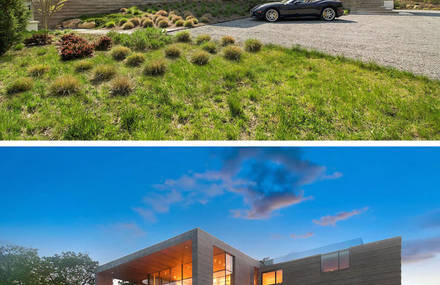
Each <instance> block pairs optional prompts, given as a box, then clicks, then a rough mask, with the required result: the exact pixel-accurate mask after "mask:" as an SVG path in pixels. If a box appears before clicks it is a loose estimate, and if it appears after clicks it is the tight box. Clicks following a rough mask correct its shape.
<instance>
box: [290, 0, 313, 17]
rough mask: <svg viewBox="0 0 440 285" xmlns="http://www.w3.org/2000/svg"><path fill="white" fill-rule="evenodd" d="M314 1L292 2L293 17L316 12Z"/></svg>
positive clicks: (300, 0)
mask: <svg viewBox="0 0 440 285" xmlns="http://www.w3.org/2000/svg"><path fill="white" fill-rule="evenodd" d="M313 6H314V5H313V2H312V1H308V0H296V1H294V2H293V3H292V10H291V11H292V13H291V16H292V17H307V16H312V15H313V14H314V13H315V11H314V10H315V9H314V7H313Z"/></svg>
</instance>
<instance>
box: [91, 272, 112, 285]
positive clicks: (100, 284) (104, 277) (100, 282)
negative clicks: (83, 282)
mask: <svg viewBox="0 0 440 285" xmlns="http://www.w3.org/2000/svg"><path fill="white" fill-rule="evenodd" d="M95 284H96V285H113V278H112V276H111V275H110V274H108V273H97V274H96V281H95Z"/></svg>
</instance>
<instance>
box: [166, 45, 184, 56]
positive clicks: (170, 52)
mask: <svg viewBox="0 0 440 285" xmlns="http://www.w3.org/2000/svg"><path fill="white" fill-rule="evenodd" d="M181 53H182V52H181V50H180V48H179V47H178V46H176V45H170V46H169V47H167V48H166V49H165V56H167V57H170V58H176V57H179V56H180V54H181Z"/></svg>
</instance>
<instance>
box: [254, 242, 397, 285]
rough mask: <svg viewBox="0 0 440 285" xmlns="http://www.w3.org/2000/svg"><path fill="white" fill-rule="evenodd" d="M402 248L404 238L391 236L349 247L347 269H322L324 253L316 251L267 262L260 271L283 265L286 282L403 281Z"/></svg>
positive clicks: (359, 284) (362, 284)
mask: <svg viewBox="0 0 440 285" xmlns="http://www.w3.org/2000/svg"><path fill="white" fill-rule="evenodd" d="M401 251H402V240H401V238H400V237H399V238H392V239H387V240H383V241H378V242H373V243H368V244H364V245H360V246H356V247H352V248H350V268H348V269H345V270H341V271H335V272H321V256H320V255H315V256H312V257H307V258H303V259H300V260H295V261H289V262H284V263H279V264H274V265H270V266H264V267H262V268H261V272H265V271H271V270H275V269H283V285H294V284H307V285H321V284H322V285H324V284H325V285H353V284H356V285H400V284H401ZM260 284H261V276H260Z"/></svg>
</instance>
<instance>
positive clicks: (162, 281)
mask: <svg viewBox="0 0 440 285" xmlns="http://www.w3.org/2000/svg"><path fill="white" fill-rule="evenodd" d="M146 280H148V283H147V284H148V285H191V284H192V263H187V264H180V265H178V266H175V267H173V268H169V269H165V270H162V271H160V272H155V273H152V274H149V276H148V278H147V279H146Z"/></svg>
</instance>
